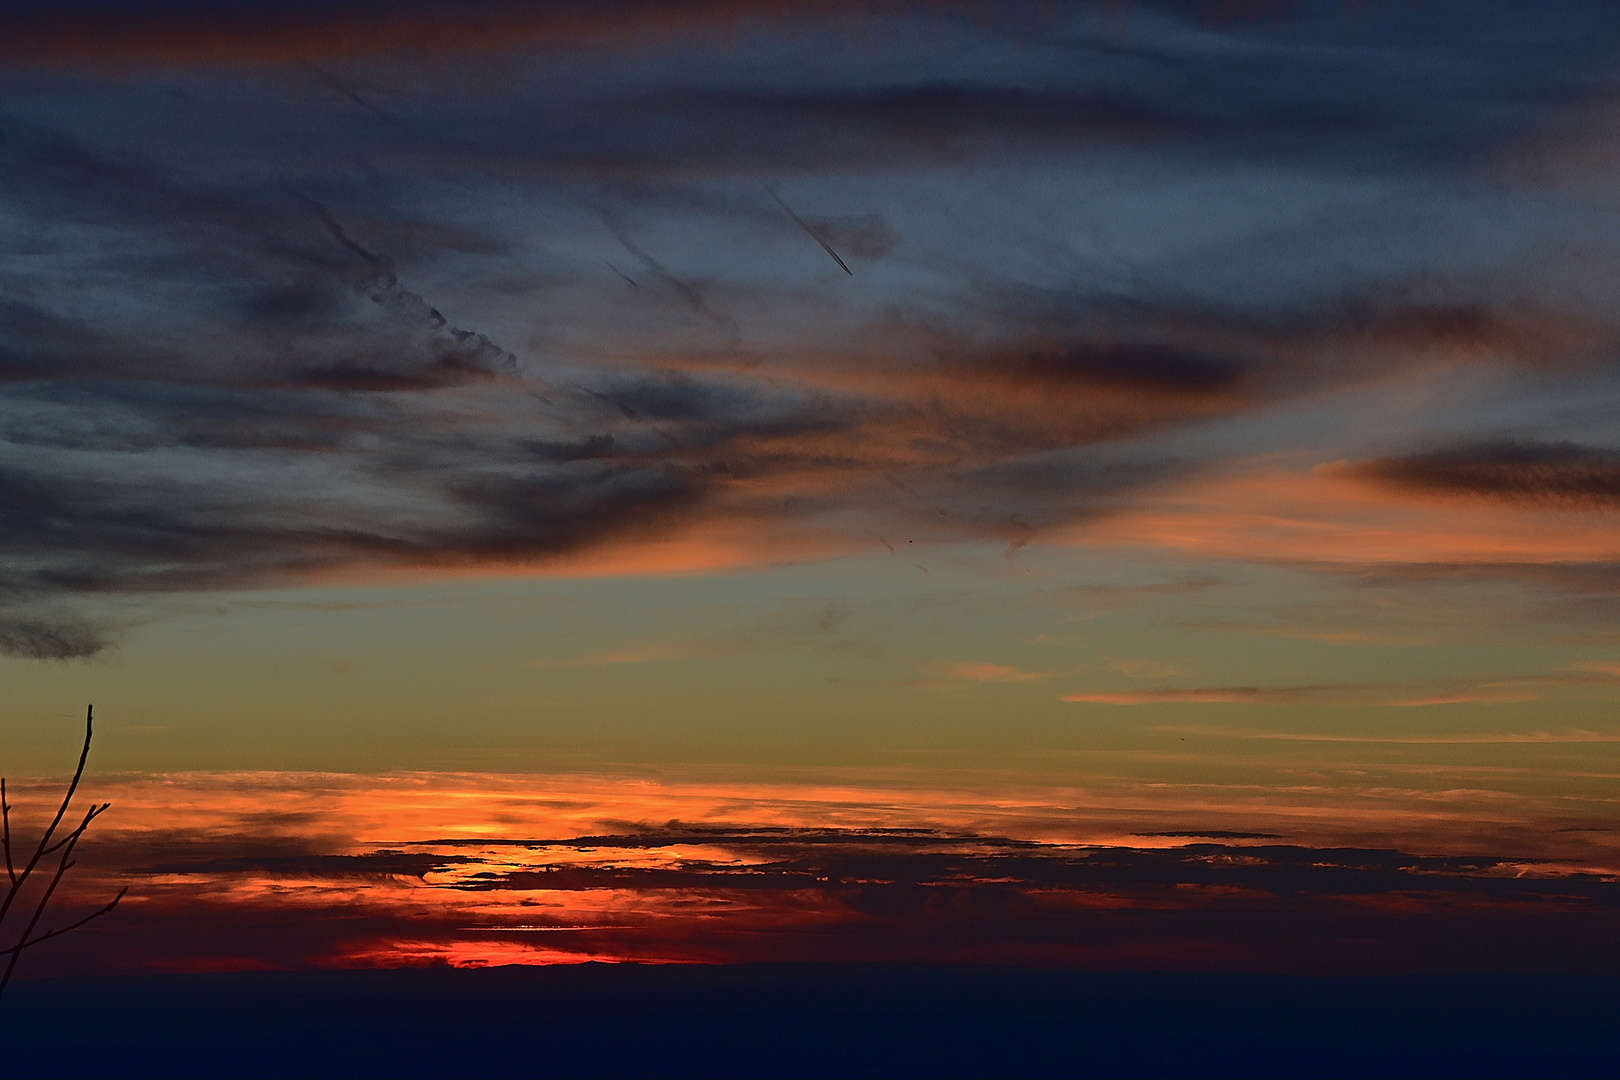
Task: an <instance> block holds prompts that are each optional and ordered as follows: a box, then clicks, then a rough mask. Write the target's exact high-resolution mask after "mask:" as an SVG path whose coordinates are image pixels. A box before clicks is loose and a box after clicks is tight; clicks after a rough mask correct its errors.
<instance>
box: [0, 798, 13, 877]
mask: <svg viewBox="0 0 1620 1080" xmlns="http://www.w3.org/2000/svg"><path fill="white" fill-rule="evenodd" d="M0 822H3V823H4V832H3V833H0V837H3V839H4V841H5V846H6V877H8V878H10V879H11V886H12V888H16V887H17V871H16V869H15V868H13V867H12V865H11V804H10V803H8V802H6V778H5V777H3V776H0Z"/></svg>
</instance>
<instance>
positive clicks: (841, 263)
mask: <svg viewBox="0 0 1620 1080" xmlns="http://www.w3.org/2000/svg"><path fill="white" fill-rule="evenodd" d="M765 190H766V191H767V192H769V193H770V196H771V198H773V199H775V200H776V205H777V206H780V207H781V208H782V210H783V212H784V213H786V214H787V216H788V217H790V218H792V219H793V223H794V224H795V225H797V226H798V227H799V228H801V229H803V230H804V231H805V234H806V235H807V236H809V237H810V239H812V240H814V241H815V242H816V243H818V244H820V245H821V250H822V251H825V252H826V253H827V254H829V255H831V256H832V258H833V262H835V263H837V264H838V265H839V266H840V267H842V268H843V270H844V273H846V274H848V275H849V276H850V277H854V276H855V271H853V270H851V269H850V268H849V264H848V263H846V262H845V261H844V260H843V259H840V258H839V257H838V252H836V251H834V250H833V249H832V245H831V244H829V243H827V241H825V240H823V239H822V238H821V237H819V236H817V235H816V231H815V230H814V229H812V228H811V227H810V226H808V225H806V224H805V223H804V219H803V218H801V217H800V216H799V215H798V214H795V213H794V212H793V208H792V207H790V206H789V205H788V204H787V203H785V202H783V201H782V196H780V195H778V194H777V193H776V191H775V190H774V189H772V188H771V187H769V186H767V187H766V188H765Z"/></svg>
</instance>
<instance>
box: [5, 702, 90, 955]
mask: <svg viewBox="0 0 1620 1080" xmlns="http://www.w3.org/2000/svg"><path fill="white" fill-rule="evenodd" d="M94 712H95V706H94V705H91V706H89V707H88V708H86V709H85V711H84V749H83V750H80V751H79V767H78V768H77V769H75V770H73V782H72V783H71V784H69V785H68V789H67V794H66V795H64V796H62V805H61V806H60V807H58V808H57V810H56V817H54V818H52V819H51V825H50V828H48V829H46V830H45V835H43V836H41V837H40V838H39V846H38V847H37V848H35V849H34V856H33V858H31V859H29V860H28V865H27V866H25V867H23V871H22V873H21V874H18V875H17V877H16V880H14V881H13V882H12V884H11V888H10V889H8V890H7V891H6V898H5V900H4V902H0V922H4V921H5V918H6V913H7V912H9V911H10V910H11V904H12V902H13V901H14V900H16V898H17V894H18V893H19V892H21V891H22V887H23V885H24V884H26V883H27V881H28V875H30V874H32V873H33V872H34V867H36V866H38V865H39V860H41V859H43V858H44V857H45V848H46V845H48V844H49V843H50V842H51V837H52V836H53V835H54V834H55V833H56V827H57V826H58V825H60V824H61V823H62V815H63V814H66V813H67V809H68V804H69V803H71V802H72V801H73V793H74V792H76V791H78V790H79V780H80V778H81V777H83V776H84V762H85V759H86V758H88V757H89V756H90V734H91V718H92V716H93V714H94ZM4 985H5V984H4V982H3V981H0V986H4Z"/></svg>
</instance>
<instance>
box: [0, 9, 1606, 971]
mask: <svg viewBox="0 0 1620 1080" xmlns="http://www.w3.org/2000/svg"><path fill="white" fill-rule="evenodd" d="M1617 139H1620V10H1617V9H1616V8H1615V7H1614V6H1613V5H1612V4H1608V3H1602V2H1596V0H1594V2H1574V0H1554V2H1549V3H1540V4H1535V5H1527V4H1512V3H1506V2H1486V3H1466V4H1465V3H1461V2H1448V0H1425V2H1420V3H1405V2H1402V3H1393V2H1392V3H1382V2H1377V0H1359V2H1348V0H1346V2H1343V3H1340V2H1333V3H1307V2H1300V3H1289V4H1284V3H1276V4H1272V3H1263V2H1262V3H1220V2H1213V0H1211V2H1206V3H1193V2H1187V3H1172V2H1163V3H1146V2H1138V3H1126V2H1113V3H1102V4H1083V3H1019V2H1007V3H974V4H965V3H964V4H949V3H946V4H939V3H935V4H916V3H906V2H899V0H896V2H877V0H864V2H863V0H826V2H821V3H812V2H804V3H796V4H794V3H783V2H767V0H684V2H664V3H647V2H639V0H617V2H614V0H610V2H598V3H590V4H587V3H571V2H555V3H516V2H510V0H471V2H469V3H465V4H458V5H453V6H451V5H440V4H426V3H390V4H382V3H373V2H369V0H335V2H329V3H322V4H313V3H301V2H292V0H283V2H228V0H219V2H213V3H201V2H183V0H158V2H154V3H143V4H138V5H137V4H128V3H114V2H97V0H56V2H53V3H49V4H46V3H38V4H31V3H11V4H7V5H6V9H5V13H4V14H0V237H3V242H0V685H3V686H4V690H5V692H4V694H3V695H0V732H3V733H4V747H5V755H6V760H5V762H4V767H5V770H6V771H7V773H8V775H9V776H11V777H13V778H14V782H16V781H17V780H19V779H20V781H21V783H20V784H19V790H24V791H25V794H23V795H22V796H21V797H20V799H21V801H20V802H19V805H20V806H21V807H23V809H22V810H21V811H20V813H24V814H25V815H26V814H28V813H33V812H35V811H34V809H33V808H34V807H36V805H42V804H40V803H38V800H48V798H49V797H50V794H49V792H50V791H51V790H53V789H52V788H51V785H52V784H56V783H58V781H59V778H60V777H61V775H62V774H63V773H65V771H66V769H67V768H69V767H70V766H71V763H72V760H73V758H74V754H75V753H76V751H77V748H78V745H79V740H80V739H81V738H82V726H81V725H82V721H83V715H84V713H83V710H84V707H85V704H86V703H87V702H93V703H94V704H95V707H96V710H97V712H96V717H97V727H96V741H95V748H94V753H93V755H92V766H91V773H90V777H89V780H88V781H87V784H88V785H89V786H88V788H87V790H89V791H90V792H91V797H94V798H105V799H108V800H110V801H112V802H113V804H114V806H113V809H112V810H111V811H109V813H108V815H107V816H105V817H104V818H103V819H102V820H101V821H100V822H98V824H97V826H96V829H97V830H98V833H97V834H96V835H104V836H105V837H106V838H107V839H106V841H105V844H104V847H103V849H102V850H101V853H100V854H97V855H94V856H90V855H87V856H86V857H87V858H88V859H90V860H91V861H90V862H89V863H87V864H86V867H87V868H86V870H85V871H84V873H85V875H86V876H85V877H83V878H81V883H82V889H83V896H82V897H81V898H79V899H76V900H75V902H81V901H82V902H83V903H85V904H91V903H93V901H94V897H95V896H96V895H100V893H99V892H98V890H102V891H105V890H106V889H108V888H112V887H116V886H118V885H120V884H131V895H130V899H129V900H128V901H126V904H125V906H124V908H122V909H121V910H120V911H119V912H117V913H115V915H114V916H110V917H109V918H108V919H107V920H104V924H98V926H100V928H99V929H98V930H96V931H95V933H94V934H93V935H91V934H87V935H86V938H85V940H86V941H90V940H93V941H94V942H95V943H96V948H94V949H92V948H91V947H90V946H89V945H88V944H87V945H84V946H75V945H69V944H63V945H62V946H61V951H59V952H58V953H56V954H55V955H56V956H57V957H58V959H57V960H56V961H52V962H53V963H56V964H58V967H59V968H60V969H61V970H67V969H69V968H73V969H75V970H78V969H85V968H86V966H87V965H89V966H93V965H94V964H95V963H110V962H113V961H108V960H106V957H107V956H109V955H112V953H109V952H108V949H113V950H114V952H117V950H119V949H121V950H123V951H122V952H117V956H118V959H117V960H116V964H118V965H122V967H121V969H129V970H148V969H152V968H162V967H165V966H167V967H171V968H172V967H176V966H178V967H180V968H184V969H186V970H194V969H208V968H221V967H224V968H229V967H233V966H248V967H252V966H266V965H269V966H276V965H278V964H307V965H315V966H319V965H322V964H340V965H351V966H352V965H356V964H360V965H365V964H377V965H383V966H387V965H389V964H401V963H428V962H450V963H468V964H474V963H477V964H482V963H507V962H533V963H539V962H553V961H556V960H558V959H579V958H582V957H583V958H599V959H643V960H692V959H710V960H714V959H719V960H735V959H748V958H777V959H780V958H787V959H805V958H816V957H822V958H839V959H859V958H863V957H865V958H884V959H897V958H898V959H908V958H909V959H918V958H922V959H927V958H951V959H971V960H988V961H1005V962H1053V963H1063V964H1071V965H1078V966H1086V965H1104V966H1109V965H1112V966H1120V965H1124V966H1131V965H1137V966H1143V965H1146V966H1171V967H1174V966H1181V967H1201V966H1211V965H1213V966H1216V967H1223V966H1224V967H1229V968H1245V969H1249V968H1253V969H1267V970H1273V969H1276V970H1282V969H1287V970H1316V968H1315V967H1313V965H1318V966H1320V968H1321V970H1330V969H1331V970H1351V969H1354V970H1362V969H1364V968H1366V967H1367V966H1368V965H1371V966H1372V967H1374V968H1377V967H1378V966H1379V965H1383V966H1384V967H1385V968H1389V969H1391V970H1393V969H1395V968H1401V967H1402V965H1405V966H1406V967H1411V966H1412V965H1416V966H1417V967H1419V968H1422V967H1424V966H1425V965H1427V966H1428V967H1430V968H1447V969H1449V968H1452V967H1456V966H1457V965H1459V964H1462V965H1464V966H1467V965H1469V964H1473V963H1475V961H1474V960H1471V959H1468V958H1469V957H1472V956H1477V955H1478V949H1477V946H1478V944H1479V942H1482V941H1491V942H1497V943H1503V942H1505V943H1506V944H1500V945H1499V948H1500V950H1501V951H1500V952H1499V953H1498V952H1492V953H1489V954H1488V955H1490V956H1493V957H1496V962H1499V963H1500V964H1502V965H1507V966H1513V965H1516V964H1531V965H1532V966H1533V965H1535V964H1543V965H1546V964H1552V965H1554V966H1557V965H1560V964H1563V965H1566V966H1573V967H1581V968H1583V969H1588V968H1594V967H1595V968H1596V969H1601V970H1607V971H1620V939H1616V938H1615V937H1614V934H1613V931H1612V930H1603V929H1601V928H1602V927H1603V926H1606V925H1608V924H1610V923H1613V910H1614V908H1615V907H1617V906H1620V892H1617V882H1620V832H1617V831H1616V830H1617V828H1620V822H1617V818H1620V783H1617V781H1620V723H1617V722H1616V720H1615V706H1616V704H1617V702H1620V621H1617V620H1620V429H1617V428H1616V426H1615V423H1614V420H1613V417H1614V416H1615V415H1616V406H1617V405H1620V367H1617V364H1616V356H1617V349H1620V322H1617V320H1616V316H1615V314H1614V313H1615V312H1616V311H1617V310H1620V305H1617V300H1620V274H1617V271H1620V181H1617V180H1616V179H1615V177H1616V171H1615V168H1614V165H1615V163H1616V160H1617V158H1616V153H1617V151H1616V149H1615V148H1616V145H1617V142H1616V140H1617ZM31 799H32V800H35V801H34V802H30V801H29V800H31ZM23 820H24V822H25V823H26V822H27V821H31V820H33V819H32V818H28V817H26V816H25V817H24V819H23ZM760 830H767V831H766V832H760ZM769 830H777V831H776V832H770V831H769ZM906 830H912V831H909V832H908V831H906ZM919 830H920V831H919ZM602 837H608V838H610V839H611V838H616V839H612V841H611V842H608V843H603V842H599V841H600V839H601V838H602ZM581 838H583V839H581ZM475 842H476V843H475ZM469 845H472V846H469ZM478 845H483V846H478ZM87 850H88V849H87ZM604 853H605V854H604ZM627 853H629V854H627ZM1335 853H1336V854H1335ZM1357 853H1360V854H1357ZM1369 853H1370V854H1369ZM332 860H338V861H335V862H334V861H332ZM344 860H347V861H344ZM390 860H394V861H392V862H391V861H390ZM400 860H403V861H400ZM413 860H414V861H413ZM626 860H629V862H628V863H627V862H626ZM1110 860H1112V861H1110ZM1423 860H1439V861H1438V862H1432V861H1431V862H1424V861H1423ZM1446 860H1453V861H1449V862H1448V861H1446ZM1455 860H1462V861H1461V862H1458V861H1455ZM1469 860H1472V861H1469ZM1217 865H1218V866H1219V867H1224V869H1220V870H1219V872H1218V873H1217V871H1216V870H1212V869H1211V867H1215V866H1217ZM626 866H632V867H634V868H637V869H636V870H635V873H633V874H632V873H630V871H628V870H626V869H625V867H626ZM474 867H480V868H481V869H473V868H474ZM1333 867H1337V868H1339V869H1338V870H1331V872H1330V869H1324V868H1333ZM548 868H550V869H548ZM1313 868H1314V869H1313ZM1339 871H1343V872H1342V873H1340V872H1339ZM479 874H483V875H485V876H483V877H478V876H477V875H479ZM627 874H629V876H628V877H627V876H625V875H627ZM636 874H640V875H641V876H639V877H638V876H636ZM544 875H551V876H550V878H549V879H548V880H549V882H550V884H549V885H548V884H547V883H546V882H545V881H542V880H541V877H542V876H544ZM557 875H561V876H560V877H559V876H557ZM592 875H595V876H594V877H593V876H592ZM616 875H617V876H616ZM659 875H665V876H662V877H660V876H659ZM669 875H674V876H669ZM705 875H708V876H705ZM1210 875H1215V876H1214V877H1211V876H1210ZM1221 875H1225V876H1221ZM1357 875H1360V876H1357ZM1351 879H1353V883H1352V884H1347V882H1350V881H1351ZM762 880H764V881H768V882H769V883H770V887H769V888H765V887H764V886H760V887H758V888H756V887H755V886H756V885H758V882H759V881H762ZM1510 880H1511V881H1515V882H1519V884H1516V885H1509V884H1505V882H1508V881H1510ZM480 882H482V883H483V884H479V883H480ZM561 882H566V884H559V883H561ZM1414 882H1418V884H1414ZM491 883H495V884H491ZM840 883H843V884H840ZM852 883H853V884H852ZM1527 883H1528V884H1527ZM1538 883H1539V884H1538ZM543 885H544V886H545V887H541V886H543ZM486 886H487V887H486ZM749 890H753V891H752V892H750V891H749ZM945 896H950V897H954V898H955V899H951V900H949V901H945V900H938V898H939V897H945ZM1188 897H1202V899H1197V900H1189V899H1187V898H1188ZM1234 897H1238V898H1242V897H1247V899H1234ZM1290 898H1292V899H1290ZM1358 898H1359V899H1358ZM1369 898H1370V899H1369ZM908 905H909V906H908ZM1167 911H1181V912H1184V915H1177V916H1171V915H1166V914H1164V913H1165V912H1167ZM244 912H246V913H247V914H246V915H244V914H243V913H244ZM340 912H346V913H348V914H345V915H342V916H341V917H340V916H339V914H338V913H340ZM424 912H426V913H428V914H424ZM1100 912H1112V913H1114V914H1099V913H1100ZM1448 912H1449V913H1451V915H1446V914H1445V913H1448ZM1458 912H1461V913H1462V914H1457V913H1458ZM1155 913H1157V914H1155ZM1443 916H1444V917H1445V918H1451V917H1452V916H1455V919H1456V920H1457V921H1456V923H1455V925H1456V926H1459V927H1462V929H1458V930H1457V931H1456V932H1455V933H1454V934H1452V935H1451V936H1450V937H1447V938H1446V939H1445V942H1442V943H1440V944H1432V942H1433V941H1434V937H1433V935H1432V934H1431V933H1430V932H1429V931H1428V930H1426V929H1425V928H1426V927H1430V928H1432V926H1433V925H1434V924H1435V920H1441V919H1442V917H1443ZM244 919H248V920H249V921H251V920H265V925H270V924H274V925H277V926H282V927H283V929H282V930H279V931H277V933H278V934H282V935H283V936H282V937H277V938H275V940H276V941H277V942H278V944H277V945H276V946H275V947H274V948H270V947H269V946H267V945H265V944H263V943H262V942H261V943H260V944H257V945H255V944H254V943H253V942H251V941H249V940H247V939H246V938H244V937H243V936H242V935H241V934H237V935H236V936H234V937H233V936H232V931H231V929H230V928H231V927H232V926H239V925H241V924H242V923H243V920H244ZM116 920H124V925H125V926H127V927H129V928H130V929H129V930H128V931H127V932H125V933H124V936H123V938H122V939H120V938H119V937H118V935H119V933H120V931H119V923H118V922H117V921H116ZM1098 920H1101V921H1100V922H1099V921H1098ZM1178 920H1179V921H1178ZM1290 920H1291V921H1290ZM1358 920H1359V921H1358ZM1426 920H1427V921H1426ZM1284 923H1286V924H1287V927H1288V928H1287V929H1283V928H1280V927H1282V926H1283V924H1284ZM255 925H258V924H257V923H255ZM1448 925H1450V924H1448ZM204 926H208V927H215V928H216V929H217V932H215V930H209V931H208V932H206V933H205V932H203V930H201V929H198V928H199V927H204ZM317 926H318V927H319V928H317ZM340 926H341V927H347V929H343V930H341V932H340V931H339V930H336V929H333V928H334V927H340ZM536 926H538V927H543V928H544V930H545V931H546V932H542V930H535V929H525V928H528V927H536ZM1009 926H1011V927H1014V929H1008V927H1009ZM411 927H414V929H410V928H411ZM424 927H427V928H428V929H423V928H424ZM580 927H585V928H586V929H580ZM897 927H898V928H908V927H909V928H913V929H915V933H910V931H909V930H908V931H907V932H900V930H897V929H896V928H897ZM1344 927H1352V928H1355V929H1353V930H1346V929H1344ZM469 928H471V929H469ZM570 928H572V929H570ZM818 928H819V929H818ZM430 930H431V932H430ZM188 935H189V936H188ZM334 935H335V936H334ZM1357 935H1359V936H1357ZM542 939H543V940H542ZM120 940H122V944H118V942H119V941H120ZM295 941H296V942H297V944H296V946H295V945H293V944H289V943H290V942H295ZM879 941H888V942H891V943H893V944H891V945H883V946H881V947H880V946H879V945H878V944H874V942H879ZM1347 941H1351V942H1352V944H1346V942H1347ZM1417 941H1429V942H1431V945H1425V946H1423V948H1418V947H1417V946H1415V945H1413V944H1412V943H1413V942H1417ZM1368 942H1374V943H1377V946H1376V947H1372V946H1369V945H1368V944H1367V943H1368ZM1446 942H1449V944H1447V943H1446ZM1077 943H1078V944H1077ZM1355 943H1359V944H1355ZM1538 943H1539V944H1538ZM1493 947H1494V946H1493ZM75 950H77V951H75ZM885 950H887V951H885ZM1425 950H1427V951H1425ZM1448 950H1449V951H1448ZM880 954H881V955H880ZM43 955H44V954H43V953H41V956H43ZM290 957H296V959H289V958H290ZM1414 957H1416V959H1414ZM1537 957H1540V959H1536V958H1537ZM98 958H99V959H98ZM1043 958H1044V959H1043ZM1549 958H1550V959H1549ZM40 963H41V964H42V965H43V964H45V963H46V962H45V961H44V960H43V959H42V960H41V961H40ZM75 965H78V967H77V968H75V967H74V966H75ZM1358 965H1360V966H1359V967H1358ZM41 970H42V971H43V970H45V968H44V967H42V968H41ZM53 970H54V969H53Z"/></svg>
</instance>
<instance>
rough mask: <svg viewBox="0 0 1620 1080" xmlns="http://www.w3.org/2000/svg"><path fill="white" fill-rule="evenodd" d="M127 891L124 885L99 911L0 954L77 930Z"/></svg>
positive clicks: (2, 950) (104, 911) (1, 950)
mask: <svg viewBox="0 0 1620 1080" xmlns="http://www.w3.org/2000/svg"><path fill="white" fill-rule="evenodd" d="M127 892H129V886H128V885H125V886H124V887H123V888H122V889H119V890H118V895H117V896H115V897H113V898H112V900H111V901H109V902H108V904H107V906H106V907H104V908H102V909H101V910H100V911H92V912H91V913H90V914H88V915H86V916H85V917H84V918H82V919H80V920H79V921H78V922H76V923H69V924H68V925H67V926H59V927H57V928H56V929H55V930H47V931H45V933H43V934H41V935H39V937H37V938H35V939H34V940H32V941H24V942H20V943H18V944H16V945H13V946H12V947H11V948H9V949H0V956H4V955H5V954H6V953H15V952H21V951H22V950H24V949H26V948H29V947H30V946H34V945H38V944H39V943H40V942H42V941H49V940H50V939H51V938H53V937H61V936H62V935H63V934H65V933H67V932H68V931H69V930H77V929H78V928H79V927H81V926H83V925H84V924H85V923H88V922H90V921H91V920H92V919H99V918H101V917H102V916H103V915H105V914H107V912H109V911H111V910H112V909H113V908H115V907H117V906H118V901H120V900H122V899H123V898H124V894H125V893H127Z"/></svg>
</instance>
